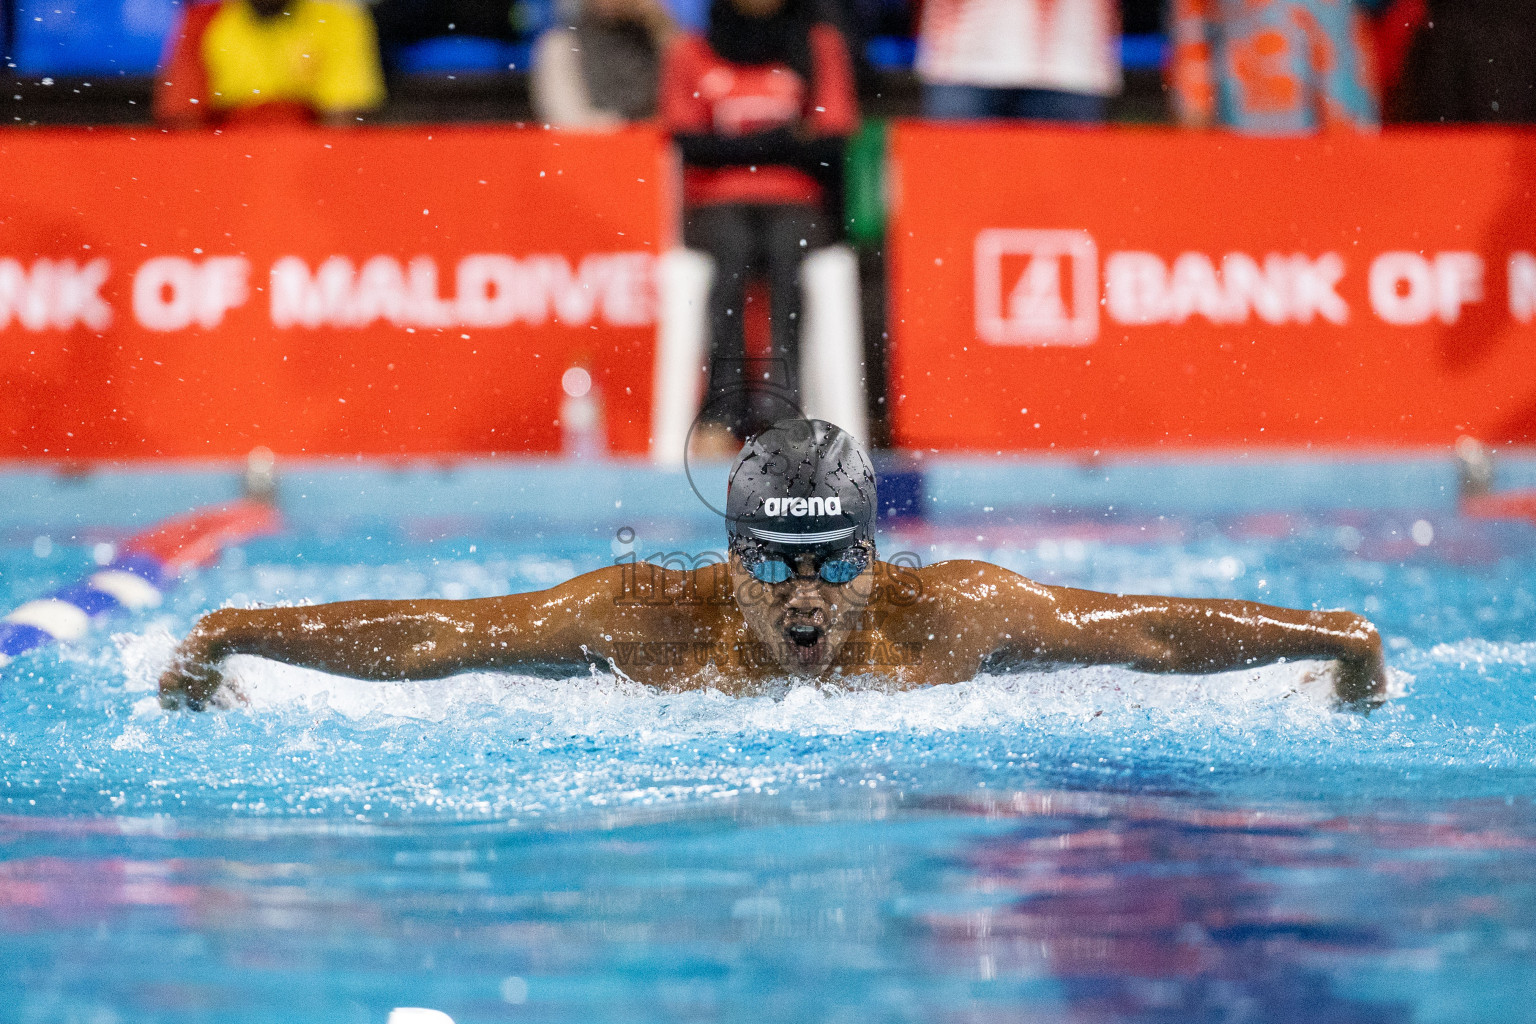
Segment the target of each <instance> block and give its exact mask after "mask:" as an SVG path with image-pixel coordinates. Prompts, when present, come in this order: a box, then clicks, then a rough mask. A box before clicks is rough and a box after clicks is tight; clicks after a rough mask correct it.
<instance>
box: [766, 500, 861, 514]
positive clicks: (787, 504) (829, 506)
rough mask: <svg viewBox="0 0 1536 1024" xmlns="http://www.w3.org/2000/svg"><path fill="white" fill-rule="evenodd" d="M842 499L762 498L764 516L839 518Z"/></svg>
mask: <svg viewBox="0 0 1536 1024" xmlns="http://www.w3.org/2000/svg"><path fill="white" fill-rule="evenodd" d="M842 514H843V499H842V498H839V497H838V496H837V495H833V496H832V497H830V498H764V499H763V515H765V516H840V515H842Z"/></svg>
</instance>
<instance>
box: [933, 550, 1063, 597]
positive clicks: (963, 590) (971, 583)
mask: <svg viewBox="0 0 1536 1024" xmlns="http://www.w3.org/2000/svg"><path fill="white" fill-rule="evenodd" d="M907 571H908V572H912V573H915V575H916V577H917V580H918V582H919V583H920V584H921V588H922V592H923V596H924V597H925V598H928V599H930V600H933V601H937V602H940V603H943V604H945V605H953V606H956V607H960V606H964V605H966V604H970V603H974V602H978V601H989V600H993V599H1015V600H1016V599H1018V598H1020V597H1038V598H1042V599H1048V597H1049V594H1050V591H1051V589H1052V588H1050V587H1048V586H1046V585H1045V584H1043V583H1036V582H1035V581H1034V580H1032V579H1030V578H1029V577H1028V576H1024V575H1021V574H1019V573H1016V572H1014V571H1013V570H1012V569H1005V568H1003V567H1002V566H1000V565H994V564H992V563H991V562H983V561H981V560H980V559H974V558H955V559H951V560H949V561H945V562H933V563H931V564H929V565H925V566H923V567H922V568H921V569H916V570H907Z"/></svg>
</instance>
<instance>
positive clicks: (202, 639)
mask: <svg viewBox="0 0 1536 1024" xmlns="http://www.w3.org/2000/svg"><path fill="white" fill-rule="evenodd" d="M227 619H228V617H227V616H226V615H225V614H223V613H222V612H211V613H209V614H208V615H204V616H203V617H202V618H201V619H199V620H198V623H197V625H196V626H195V627H193V629H192V632H191V633H189V634H187V638H186V639H185V640H183V641H182V642H181V645H180V646H179V647H177V648H176V653H175V654H173V655H172V656H171V663H170V665H169V666H167V667H166V670H165V671H164V672H163V673H162V674H161V676H160V706H161V707H163V708H166V709H173V708H181V707H187V708H191V709H192V710H193V711H201V710H203V709H204V708H205V707H207V706H208V703H209V701H210V700H211V699H212V698H213V695H214V694H215V693H217V692H218V690H219V687H220V685H222V684H223V682H224V676H223V673H222V672H221V671H220V670H219V663H220V662H222V661H223V660H224V658H226V657H227V656H228V655H229V654H231V653H233V652H232V651H231V649H230V647H229V644H228V638H227V636H226V632H227V628H226V627H227Z"/></svg>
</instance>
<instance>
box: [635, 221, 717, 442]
mask: <svg viewBox="0 0 1536 1024" xmlns="http://www.w3.org/2000/svg"><path fill="white" fill-rule="evenodd" d="M656 274H657V279H656V288H657V292H658V297H659V299H660V316H659V317H658V320H657V324H656V366H655V377H654V379H653V383H652V392H651V461H652V462H654V463H656V464H657V465H658V466H668V467H673V468H676V467H679V466H681V465H682V464H683V454H684V449H685V448H686V447H687V445H688V430H689V428H690V427H692V426H693V421H694V419H695V417H697V416H698V414H699V402H700V400H701V399H702V395H703V391H704V370H705V362H706V360H707V359H708V357H709V315H708V310H707V304H708V301H709V286H710V285H711V284H712V283H713V281H714V277H715V262H714V260H712V259H710V258H709V257H708V256H707V255H705V254H704V253H702V252H699V251H697V250H695V249H684V248H677V249H673V250H671V251H670V252H668V253H666V254H665V255H663V256H662V257H661V259H660V260H659V261H658V266H657V270H656Z"/></svg>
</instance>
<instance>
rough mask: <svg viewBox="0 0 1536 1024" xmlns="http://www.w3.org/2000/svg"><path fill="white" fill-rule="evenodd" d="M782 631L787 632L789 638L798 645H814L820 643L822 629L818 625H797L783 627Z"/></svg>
mask: <svg viewBox="0 0 1536 1024" xmlns="http://www.w3.org/2000/svg"><path fill="white" fill-rule="evenodd" d="M784 632H785V633H787V634H789V639H790V640H791V641H793V642H794V643H795V644H797V645H799V646H800V647H815V646H816V645H817V644H819V643H821V638H822V635H823V632H824V631H823V630H822V628H821V627H820V626H812V625H797V626H787V627H785V629H784Z"/></svg>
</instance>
